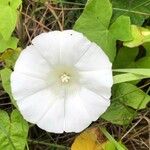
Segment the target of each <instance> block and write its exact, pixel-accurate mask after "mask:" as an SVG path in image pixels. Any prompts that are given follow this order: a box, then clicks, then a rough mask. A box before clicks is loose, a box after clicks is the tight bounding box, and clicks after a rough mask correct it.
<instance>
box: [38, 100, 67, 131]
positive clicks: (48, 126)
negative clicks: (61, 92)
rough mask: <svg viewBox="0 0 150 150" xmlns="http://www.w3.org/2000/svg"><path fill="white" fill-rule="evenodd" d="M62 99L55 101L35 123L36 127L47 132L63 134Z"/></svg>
mask: <svg viewBox="0 0 150 150" xmlns="http://www.w3.org/2000/svg"><path fill="white" fill-rule="evenodd" d="M64 111H65V110H64V99H55V103H54V104H53V106H52V107H51V108H50V109H49V110H48V111H47V112H46V113H45V115H44V116H43V117H42V118H41V119H40V120H39V121H38V122H37V125H38V126H39V127H40V128H41V129H44V130H46V131H48V132H53V133H63V132H64V129H63V127H64Z"/></svg>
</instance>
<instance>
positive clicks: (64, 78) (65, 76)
mask: <svg viewBox="0 0 150 150" xmlns="http://www.w3.org/2000/svg"><path fill="white" fill-rule="evenodd" d="M70 79H71V77H70V75H69V74H66V73H63V74H62V75H61V76H60V80H61V82H62V83H68V82H69V81H70Z"/></svg>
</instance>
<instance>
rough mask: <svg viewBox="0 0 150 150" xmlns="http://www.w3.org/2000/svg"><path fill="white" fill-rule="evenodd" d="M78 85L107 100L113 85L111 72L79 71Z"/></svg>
mask: <svg viewBox="0 0 150 150" xmlns="http://www.w3.org/2000/svg"><path fill="white" fill-rule="evenodd" d="M79 74H80V83H81V85H82V86H84V87H86V88H87V89H90V90H91V91H94V92H95V93H97V94H98V95H100V96H103V97H105V98H106V99H109V98H110V96H111V86H112V84H113V78H112V71H111V70H101V71H80V72H79Z"/></svg>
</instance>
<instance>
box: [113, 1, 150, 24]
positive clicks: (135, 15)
mask: <svg viewBox="0 0 150 150" xmlns="http://www.w3.org/2000/svg"><path fill="white" fill-rule="evenodd" d="M112 4H113V10H114V13H113V18H112V21H114V20H115V19H116V18H117V17H118V16H120V15H128V16H130V18H131V22H132V24H137V25H142V24H143V22H144V20H145V19H146V18H148V17H149V16H150V1H149V0H132V1H130V0H112Z"/></svg>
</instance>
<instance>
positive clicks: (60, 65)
mask: <svg viewBox="0 0 150 150" xmlns="http://www.w3.org/2000/svg"><path fill="white" fill-rule="evenodd" d="M111 65H112V64H111V62H110V61H109V59H108V57H107V56H106V54H105V53H104V52H103V51H102V49H101V48H100V47H98V46H97V45H96V44H95V43H93V42H90V41H89V40H88V39H87V38H86V37H84V36H83V35H82V34H81V33H78V32H76V31H73V30H66V31H62V32H60V31H54V32H49V33H42V34H40V35H39V36H37V37H35V38H34V39H33V41H32V45H30V46H28V47H27V48H26V49H25V50H23V51H22V53H21V55H20V56H19V58H18V60H17V62H16V65H15V68H14V72H13V73H12V75H11V87H12V94H13V96H14V98H15V99H16V102H17V105H18V108H19V110H20V112H21V113H22V115H23V117H24V118H25V119H26V120H27V121H29V122H31V123H35V124H37V125H38V126H39V127H40V128H42V129H44V130H46V131H49V132H55V133H62V132H63V131H66V132H80V131H82V130H83V129H85V128H86V127H87V126H89V125H90V123H91V122H92V121H95V120H97V119H98V118H99V116H100V115H101V114H102V113H104V112H105V111H106V109H107V107H108V106H109V104H110V100H109V98H110V96H111V86H112V69H111Z"/></svg>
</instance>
